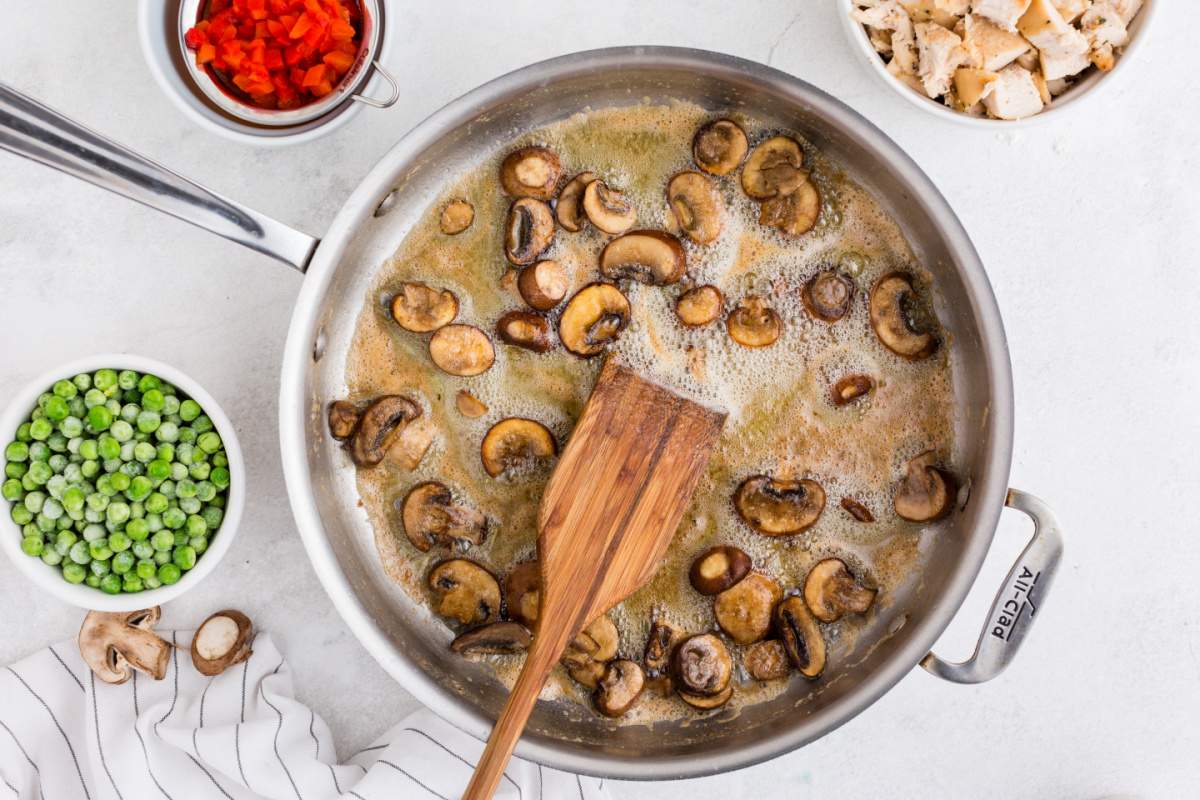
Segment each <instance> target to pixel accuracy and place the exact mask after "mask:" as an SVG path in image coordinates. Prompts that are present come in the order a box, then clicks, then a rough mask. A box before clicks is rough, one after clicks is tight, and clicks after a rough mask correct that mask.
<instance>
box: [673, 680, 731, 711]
mask: <svg viewBox="0 0 1200 800" xmlns="http://www.w3.org/2000/svg"><path fill="white" fill-rule="evenodd" d="M731 697H733V684H732V683H731V684H729V685H728V686H726V687H725V688H724V689H722V690H721V691H719V692H717V693H716V694H714V695H702V694H692V693H691V692H685V691H683V690H682V689H681V690H680V691H679V699H680V700H682V701H683V702H685V703H687V704H688V705H689V706H691V707H692V708H697V709H700V710H701V711H711V710H712V709H714V708H720V707H721V706H723V705H725V704H726V703H728V702H729V698H731Z"/></svg>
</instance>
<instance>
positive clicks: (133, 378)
mask: <svg viewBox="0 0 1200 800" xmlns="http://www.w3.org/2000/svg"><path fill="white" fill-rule="evenodd" d="M140 377H141V376H140V375H138V374H137V373H136V372H134V371H133V370H131V369H123V370H121V372H120V373H119V374H118V375H117V386H119V387H121V389H122V390H124V391H129V390H131V389H136V388H137V385H138V378H140Z"/></svg>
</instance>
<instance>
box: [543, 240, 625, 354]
mask: <svg viewBox="0 0 1200 800" xmlns="http://www.w3.org/2000/svg"><path fill="white" fill-rule="evenodd" d="M617 241H619V240H617ZM628 324H629V300H627V299H626V298H625V295H623V294H622V293H621V290H620V289H618V288H617V287H615V286H613V285H612V284H611V283H592V284H588V285H587V286H585V287H583V288H582V289H580V290H579V291H578V292H576V293H575V296H574V297H572V298H571V299H570V300H569V301H568V302H567V306H566V308H564V309H563V312H562V316H561V317H559V319H558V338H559V339H560V340H561V341H562V343H563V346H564V347H566V348H567V349H568V350H570V351H571V352H572V353H574V354H575V355H577V356H583V357H584V358H591V357H592V356H594V355H598V354H600V353H601V352H603V351H604V348H605V347H607V346H608V345H610V344H612V343H613V342H615V341H616V340H617V337H618V336H620V335H621V331H623V330H625V326H626V325H628Z"/></svg>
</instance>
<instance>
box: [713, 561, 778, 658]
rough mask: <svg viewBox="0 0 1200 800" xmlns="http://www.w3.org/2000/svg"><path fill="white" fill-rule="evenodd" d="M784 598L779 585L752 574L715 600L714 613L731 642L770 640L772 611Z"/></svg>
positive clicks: (742, 642) (763, 576)
mask: <svg viewBox="0 0 1200 800" xmlns="http://www.w3.org/2000/svg"><path fill="white" fill-rule="evenodd" d="M782 597H783V589H782V588H780V586H779V584H778V583H776V582H775V581H774V580H772V579H771V578H768V577H767V576H765V575H761V574H759V573H757V572H751V573H750V574H749V575H747V576H746V577H745V578H744V579H742V580H741V581H738V582H737V583H736V584H734V585H733V586H732V587H731V588H729V589H726V590H725V591H723V592H721V593H720V594H719V595H717V596H716V597H715V598H713V614H714V616H716V618H717V625H719V626H720V627H721V630H723V631H725V633H726V634H728V636H729V638H730V639H733V641H735V642H737V643H738V644H751V643H752V642H757V641H758V640H760V639H763V638H765V637H766V635H767V632H768V631H769V630H770V629H771V611H772V610H774V608H775V604H776V603H778V602H779V600H780V598H782Z"/></svg>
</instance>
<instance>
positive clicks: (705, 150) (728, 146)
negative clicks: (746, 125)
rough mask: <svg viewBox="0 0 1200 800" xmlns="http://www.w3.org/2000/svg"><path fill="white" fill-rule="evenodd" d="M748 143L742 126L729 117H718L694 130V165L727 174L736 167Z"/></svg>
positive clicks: (714, 172)
mask: <svg viewBox="0 0 1200 800" xmlns="http://www.w3.org/2000/svg"><path fill="white" fill-rule="evenodd" d="M749 149H750V143H749V142H748V141H747V140H746V132H745V131H744V130H742V126H741V125H738V124H737V123H736V122H734V121H733V120H730V119H718V120H713V121H712V122H710V123H708V124H707V125H705V126H704V127H702V128H701V129H700V130H698V131H696V136H695V138H693V139H692V158H694V159H695V160H696V166H698V167H699V168H700V169H702V170H704V171H705V172H708V173H711V174H713V175H728V174H729V173H731V172H733V171H734V170H735V169H737V168H738V164H741V163H742V159H743V158H745V157H746V151H747V150H749Z"/></svg>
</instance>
